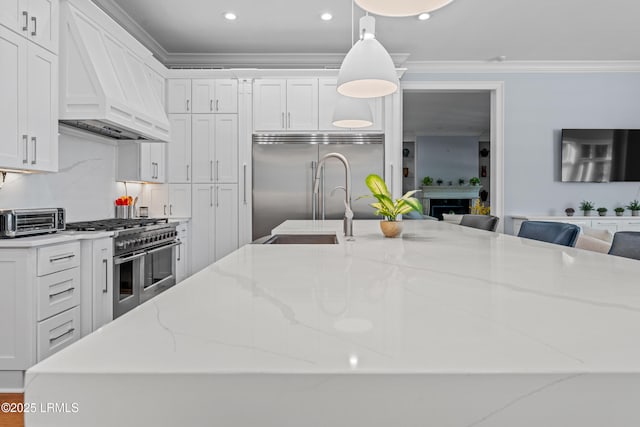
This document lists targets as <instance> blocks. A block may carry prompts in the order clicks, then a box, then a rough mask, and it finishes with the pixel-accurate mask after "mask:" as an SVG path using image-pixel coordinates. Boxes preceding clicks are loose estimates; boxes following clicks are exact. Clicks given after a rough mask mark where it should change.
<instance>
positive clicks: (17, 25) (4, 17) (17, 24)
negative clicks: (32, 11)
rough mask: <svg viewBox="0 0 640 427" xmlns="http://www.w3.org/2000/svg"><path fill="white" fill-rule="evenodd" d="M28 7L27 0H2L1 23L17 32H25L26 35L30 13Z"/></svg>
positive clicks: (0, 8) (0, 3) (0, 5)
mask: <svg viewBox="0 0 640 427" xmlns="http://www.w3.org/2000/svg"><path fill="white" fill-rule="evenodd" d="M26 8H27V1H26V0H2V1H1V2H0V24H2V25H4V26H5V27H7V28H10V29H12V30H13V31H15V32H17V33H24V35H25V37H26V34H27V33H26V32H27V30H28V29H29V14H28V12H27V11H26ZM23 12H24V14H23Z"/></svg>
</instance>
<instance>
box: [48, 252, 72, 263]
mask: <svg viewBox="0 0 640 427" xmlns="http://www.w3.org/2000/svg"><path fill="white" fill-rule="evenodd" d="M75 257H76V254H65V255H60V256H57V257H53V258H49V262H58V261H64V260H68V259H71V258H75Z"/></svg>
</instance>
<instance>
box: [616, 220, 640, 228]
mask: <svg viewBox="0 0 640 427" xmlns="http://www.w3.org/2000/svg"><path fill="white" fill-rule="evenodd" d="M620 228H621V230H620V231H640V218H638V219H635V220H634V219H629V220H625V221H623V222H622V224H621V227H620Z"/></svg>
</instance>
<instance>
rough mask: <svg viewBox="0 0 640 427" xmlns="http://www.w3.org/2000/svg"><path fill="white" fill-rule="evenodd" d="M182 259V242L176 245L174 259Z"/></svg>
mask: <svg viewBox="0 0 640 427" xmlns="http://www.w3.org/2000/svg"><path fill="white" fill-rule="evenodd" d="M181 259H182V242H180V244H179V245H178V257H177V259H176V261H180V260H181Z"/></svg>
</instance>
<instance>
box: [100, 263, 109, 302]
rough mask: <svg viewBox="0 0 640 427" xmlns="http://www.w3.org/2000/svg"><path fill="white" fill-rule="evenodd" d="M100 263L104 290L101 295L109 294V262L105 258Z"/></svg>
mask: <svg viewBox="0 0 640 427" xmlns="http://www.w3.org/2000/svg"><path fill="white" fill-rule="evenodd" d="M102 262H103V263H104V289H103V290H102V293H103V294H106V293H107V292H109V260H108V259H106V258H105V259H103V260H102Z"/></svg>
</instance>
